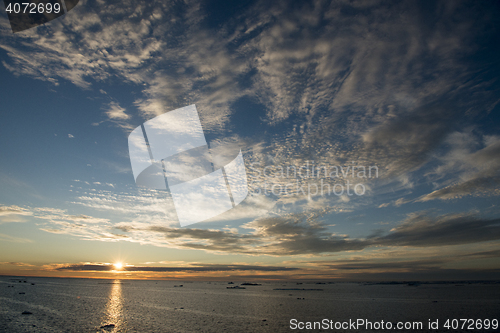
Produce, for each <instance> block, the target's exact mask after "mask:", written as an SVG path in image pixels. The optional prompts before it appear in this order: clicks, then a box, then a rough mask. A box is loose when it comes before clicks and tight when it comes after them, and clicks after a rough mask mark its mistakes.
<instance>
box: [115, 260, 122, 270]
mask: <svg viewBox="0 0 500 333" xmlns="http://www.w3.org/2000/svg"><path fill="white" fill-rule="evenodd" d="M113 266H115V269H122V268H123V263H121V262H115V263H114V264H113Z"/></svg>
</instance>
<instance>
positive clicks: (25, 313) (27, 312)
mask: <svg viewBox="0 0 500 333" xmlns="http://www.w3.org/2000/svg"><path fill="white" fill-rule="evenodd" d="M22 314H24V315H30V314H33V313H31V312H29V311H23V313H22Z"/></svg>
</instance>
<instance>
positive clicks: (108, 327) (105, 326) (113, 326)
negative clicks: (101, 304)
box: [101, 324, 115, 329]
mask: <svg viewBox="0 0 500 333" xmlns="http://www.w3.org/2000/svg"><path fill="white" fill-rule="evenodd" d="M101 328H104V329H111V328H115V324H107V325H103V326H101Z"/></svg>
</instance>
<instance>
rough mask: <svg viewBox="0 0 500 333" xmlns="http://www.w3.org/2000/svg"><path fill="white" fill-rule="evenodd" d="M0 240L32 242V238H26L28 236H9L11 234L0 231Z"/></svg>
mask: <svg viewBox="0 0 500 333" xmlns="http://www.w3.org/2000/svg"><path fill="white" fill-rule="evenodd" d="M0 240H1V241H3V242H10V243H32V242H33V240H31V239H28V238H22V237H16V236H11V235H6V234H1V233H0Z"/></svg>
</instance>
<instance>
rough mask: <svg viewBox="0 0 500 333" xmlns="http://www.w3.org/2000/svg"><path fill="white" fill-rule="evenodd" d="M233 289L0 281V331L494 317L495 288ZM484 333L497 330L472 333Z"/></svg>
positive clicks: (273, 326) (266, 328)
mask: <svg viewBox="0 0 500 333" xmlns="http://www.w3.org/2000/svg"><path fill="white" fill-rule="evenodd" d="M24 281H26V282H24ZM180 285H182V287H181V286H180ZM234 285H238V283H235V284H228V282H179V281H140V280H96V279H62V278H13V277H0V332H8V333H17V332H298V331H303V332H304V331H307V332H328V331H330V332H333V331H336V332H347V331H350V332H353V331H355V330H353V329H352V327H350V328H347V329H339V330H336V329H333V330H331V329H330V328H331V327H329V328H325V327H323V328H321V327H318V326H316V328H317V329H315V330H307V329H305V328H306V326H304V329H302V330H300V329H298V327H297V326H295V325H292V324H291V323H303V325H306V324H307V323H308V322H309V323H314V322H324V320H327V322H331V323H335V322H337V323H343V322H348V321H349V320H351V322H352V321H356V320H358V319H363V320H366V321H371V322H372V323H374V322H379V323H380V321H382V320H383V321H384V322H387V321H390V322H392V323H396V322H422V323H423V329H422V330H420V331H422V332H427V331H432V332H460V331H467V330H461V329H458V330H452V329H445V328H443V327H442V326H443V324H444V322H445V321H446V320H447V319H460V318H470V319H487V318H488V319H494V318H496V319H500V284H496V283H438V284H432V283H429V284H407V283H404V284H403V283H400V284H379V283H377V284H374V283H324V284H323V283H321V284H316V283H302V284H298V283H296V282H288V283H285V282H269V283H265V282H264V283H262V284H261V285H255V286H253V285H250V286H248V285H247V286H244V288H245V289H227V287H231V286H234ZM23 312H24V313H25V314H23ZM26 312H29V313H26ZM429 320H430V321H433V322H435V321H436V320H438V321H439V325H440V329H438V330H430V329H428V323H429ZM292 328H296V329H292ZM357 331H363V332H369V331H377V332H381V331H384V330H382V329H378V330H375V329H372V330H370V329H365V328H361V329H358V330H357ZM390 331H391V332H397V331H400V332H408V331H416V330H397V329H393V330H390ZM483 331H484V332H493V331H494V330H492V329H490V330H484V329H475V330H474V332H483Z"/></svg>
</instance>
